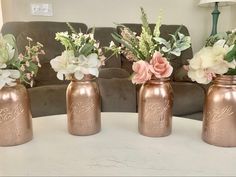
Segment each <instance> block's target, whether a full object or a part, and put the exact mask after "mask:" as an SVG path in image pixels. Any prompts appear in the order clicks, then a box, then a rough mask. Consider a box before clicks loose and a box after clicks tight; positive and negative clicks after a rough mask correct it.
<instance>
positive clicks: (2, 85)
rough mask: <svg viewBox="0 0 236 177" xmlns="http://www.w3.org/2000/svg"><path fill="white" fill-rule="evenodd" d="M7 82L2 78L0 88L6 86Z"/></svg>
mask: <svg viewBox="0 0 236 177" xmlns="http://www.w3.org/2000/svg"><path fill="white" fill-rule="evenodd" d="M5 84H6V83H5V82H4V81H3V80H0V90H1V89H2V88H3V87H4V86H5Z"/></svg>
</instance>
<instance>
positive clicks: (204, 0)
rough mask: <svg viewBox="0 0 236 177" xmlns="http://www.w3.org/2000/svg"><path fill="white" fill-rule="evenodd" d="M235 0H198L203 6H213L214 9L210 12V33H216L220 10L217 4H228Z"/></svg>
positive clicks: (233, 2) (235, 1)
mask: <svg viewBox="0 0 236 177" xmlns="http://www.w3.org/2000/svg"><path fill="white" fill-rule="evenodd" d="M235 3H236V0H200V2H199V5H200V6H205V7H212V6H214V10H213V12H212V13H211V14H212V22H213V24H212V31H211V35H215V34H216V33H217V23H218V18H219V15H220V11H219V9H218V6H229V5H232V4H235Z"/></svg>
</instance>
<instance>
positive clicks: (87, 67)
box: [50, 51, 101, 80]
mask: <svg viewBox="0 0 236 177" xmlns="http://www.w3.org/2000/svg"><path fill="white" fill-rule="evenodd" d="M50 64H51V66H52V68H53V69H54V70H55V71H56V72H57V78H58V79H60V80H63V79H64V75H65V77H66V78H69V76H70V75H72V74H74V76H75V78H76V79H78V80H81V79H82V78H83V77H84V75H86V74H91V75H94V76H96V77H98V68H99V67H100V66H101V62H100V60H99V59H98V55H97V54H95V53H92V54H90V55H88V56H87V57H85V56H84V55H80V56H79V57H75V56H74V53H73V51H64V52H63V53H62V55H61V56H58V57H56V58H54V59H52V60H51V62H50Z"/></svg>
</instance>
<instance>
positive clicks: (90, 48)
mask: <svg viewBox="0 0 236 177" xmlns="http://www.w3.org/2000/svg"><path fill="white" fill-rule="evenodd" d="M93 49H94V45H91V44H89V43H87V44H85V45H84V46H83V47H81V48H80V50H79V53H78V54H79V55H84V56H88V55H89V54H91V53H92V51H93Z"/></svg>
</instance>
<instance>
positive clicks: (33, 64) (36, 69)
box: [27, 62, 38, 74]
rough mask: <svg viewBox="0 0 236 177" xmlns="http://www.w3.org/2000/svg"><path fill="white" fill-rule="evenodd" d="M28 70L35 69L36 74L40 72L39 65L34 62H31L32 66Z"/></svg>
mask: <svg viewBox="0 0 236 177" xmlns="http://www.w3.org/2000/svg"><path fill="white" fill-rule="evenodd" d="M27 70H28V71H30V72H32V71H33V72H34V73H35V74H37V73H38V65H36V64H35V63H33V62H30V66H29V67H28V68H27Z"/></svg>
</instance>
